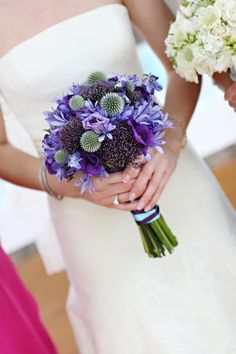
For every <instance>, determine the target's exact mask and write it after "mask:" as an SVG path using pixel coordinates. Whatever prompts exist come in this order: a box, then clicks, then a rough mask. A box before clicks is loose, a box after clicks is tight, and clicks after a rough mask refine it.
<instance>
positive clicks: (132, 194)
mask: <svg viewBox="0 0 236 354" xmlns="http://www.w3.org/2000/svg"><path fill="white" fill-rule="evenodd" d="M135 199H136V194H135V193H131V194H130V196H129V200H130V201H131V202H133V201H134V200H135Z"/></svg>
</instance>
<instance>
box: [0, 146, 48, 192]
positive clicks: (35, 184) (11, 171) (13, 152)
mask: <svg viewBox="0 0 236 354" xmlns="http://www.w3.org/2000/svg"><path fill="white" fill-rule="evenodd" d="M0 161H1V163H0V178H2V179H4V180H6V181H8V182H11V183H14V184H16V185H18V186H21V187H26V188H31V189H36V190H41V186H40V182H39V178H38V175H39V168H40V164H41V162H40V159H39V158H36V157H33V156H31V155H29V154H27V153H25V152H23V151H21V150H18V149H16V148H15V147H14V146H12V145H11V144H10V143H8V142H6V143H4V144H1V145H0Z"/></svg>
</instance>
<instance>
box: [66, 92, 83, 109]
mask: <svg viewBox="0 0 236 354" xmlns="http://www.w3.org/2000/svg"><path fill="white" fill-rule="evenodd" d="M84 104H85V101H84V98H83V97H82V96H80V95H75V96H72V97H71V98H70V100H69V106H70V108H71V109H72V110H73V111H77V110H78V109H80V108H82V107H84Z"/></svg>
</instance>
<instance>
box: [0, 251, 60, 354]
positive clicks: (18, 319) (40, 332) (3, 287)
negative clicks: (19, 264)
mask: <svg viewBox="0 0 236 354" xmlns="http://www.w3.org/2000/svg"><path fill="white" fill-rule="evenodd" d="M0 353H2V354H56V353H57V351H56V349H55V347H54V345H53V343H52V341H51V339H50V338H49V336H48V334H47V332H46V330H45V328H44V327H43V325H42V323H41V320H40V318H39V313H38V308H37V305H36V303H35V301H34V299H33V298H32V296H31V295H30V293H29V292H28V291H27V290H26V289H25V287H24V285H23V284H22V282H21V281H20V279H19V277H18V275H17V273H16V270H15V267H14V265H13V264H12V262H11V260H10V259H9V257H8V256H7V255H6V254H5V253H4V252H3V250H2V248H1V247H0Z"/></svg>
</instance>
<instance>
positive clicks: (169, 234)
mask: <svg viewBox="0 0 236 354" xmlns="http://www.w3.org/2000/svg"><path fill="white" fill-rule="evenodd" d="M158 221H159V224H160V226H161V227H162V229H163V231H164V232H165V234H166V236H167V237H168V239H169V241H170V242H171V243H172V245H173V246H174V247H176V246H178V241H177V239H176V237H175V236H174V235H173V233H172V231H171V230H170V229H169V227H168V226H167V224H166V222H165V219H164V218H163V216H162V215H161V216H160V218H159V220H158Z"/></svg>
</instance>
